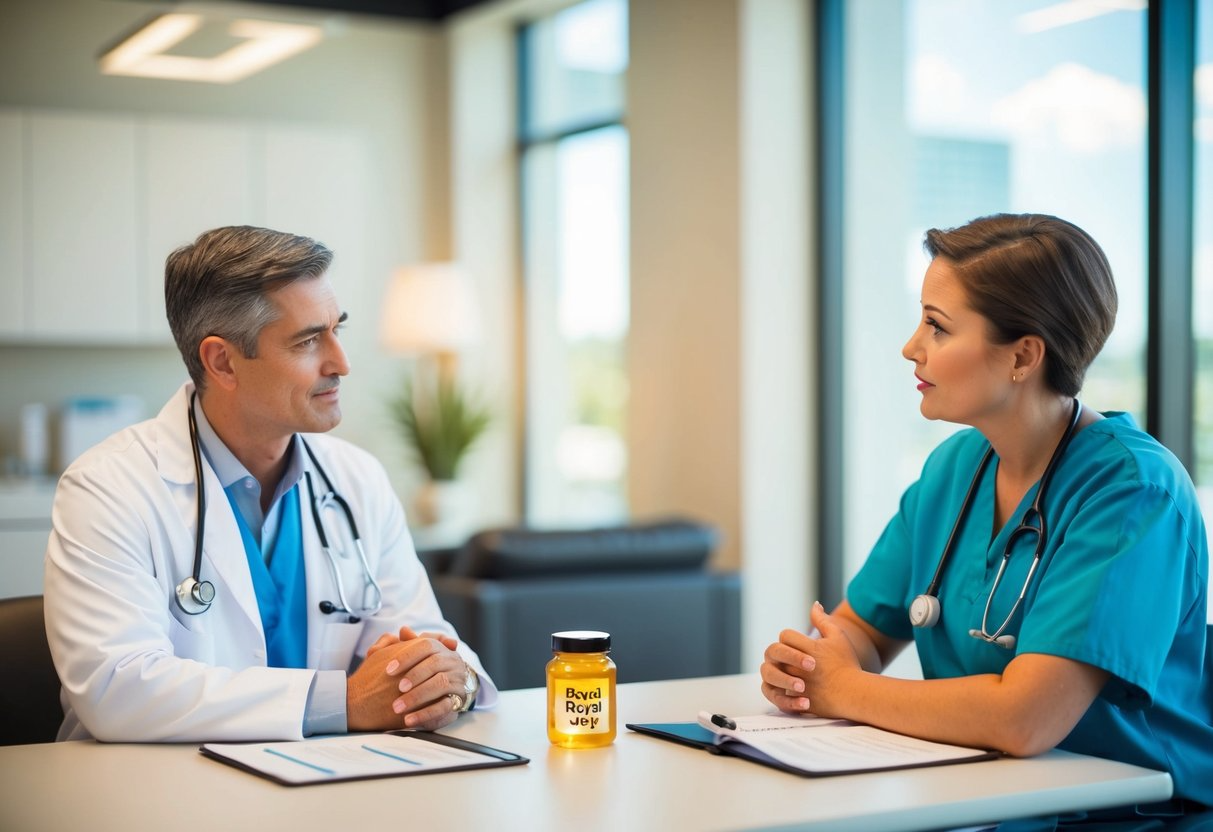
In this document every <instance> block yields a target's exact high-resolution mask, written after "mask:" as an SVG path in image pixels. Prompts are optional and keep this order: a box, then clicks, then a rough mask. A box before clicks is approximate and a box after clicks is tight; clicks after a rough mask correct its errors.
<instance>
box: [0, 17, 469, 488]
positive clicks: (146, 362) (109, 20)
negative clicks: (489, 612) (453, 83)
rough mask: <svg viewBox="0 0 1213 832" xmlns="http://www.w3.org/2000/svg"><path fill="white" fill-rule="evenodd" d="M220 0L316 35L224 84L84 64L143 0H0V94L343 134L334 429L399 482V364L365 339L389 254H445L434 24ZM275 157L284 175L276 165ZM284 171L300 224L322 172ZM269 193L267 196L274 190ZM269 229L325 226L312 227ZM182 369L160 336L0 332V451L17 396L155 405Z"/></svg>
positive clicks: (445, 195)
mask: <svg viewBox="0 0 1213 832" xmlns="http://www.w3.org/2000/svg"><path fill="white" fill-rule="evenodd" d="M216 8H219V7H216ZM222 8H223V9H225V10H226V9H229V8H230V9H231V10H233V12H239V11H240V10H241V9H243V10H244V11H245V12H246V13H249V12H253V13H256V14H257V15H258V16H262V17H276V18H281V19H290V20H306V21H319V22H321V23H323V24H324V25H325V26H326V28H327V31H328V36H327V37H326V39H325V40H324V41H323V42H322V43H321V44H320V45H319V46H317V47H315V48H313V49H311V50H309V51H307V52H305V53H302V54H300V55H298V56H296V57H294V58H291V59H290V60H288V61H287V62H285V63H283V64H280V65H278V66H275V67H272V68H270V69H268V70H266V71H264V72H262V73H260V74H258V75H254V76H252V77H250V78H249V79H247V80H245V81H243V82H240V83H237V84H232V85H211V84H200V83H186V82H173V81H160V80H150V79H137V78H121V77H109V76H103V75H101V74H100V73H99V72H98V71H97V69H96V56H97V54H98V53H99V52H100V51H101V50H102V49H103V47H105V46H106V45H107V44H109V43H110V42H112V41H114V40H116V39H117V38H118V37H120V36H121V35H123V34H125V33H126V32H128V31H129V30H131V29H133V28H134V27H135V26H137V25H138V23H139V22H141V21H143V20H144V19H146V18H147V17H149V16H150V15H151V14H152V13H153V12H154V11H155V9H154V8H153V7H151V6H149V5H148V4H147V3H143V2H115V1H114V0H56V2H55V3H44V2H41V0H5V2H4V10H3V22H2V24H0V78H3V79H4V82H3V84H0V106H7V107H21V108H37V109H39V110H47V109H51V110H66V111H74V112H80V111H89V112H94V113H105V114H114V115H123V116H125V115H135V116H139V117H142V116H144V115H146V116H152V117H169V118H178V117H187V118H197V119H199V120H212V119H225V120H230V121H234V122H239V123H255V124H260V125H265V126H267V127H268V128H269V129H271V130H272V129H273V127H274V125H296V126H303V127H308V128H310V127H315V128H317V129H321V130H333V131H340V132H341V133H342V134H343V135H348V136H351V137H353V140H354V142H355V143H356V144H357V145H358V146H359V147H360V148H361V150H360V151H359V155H360V160H359V161H361V162H362V163H363V165H364V166H365V169H366V170H367V171H368V172H369V176H368V177H367V181H366V182H365V185H364V186H363V187H361V188H359V189H358V190H356V191H354V192H353V193H351V194H350V196H349V197H348V200H349V204H348V205H342V206H338V207H337V210H339V211H342V212H345V213H347V214H350V215H353V216H361V217H363V218H365V219H364V220H363V221H362V222H360V223H359V224H358V225H359V226H360V227H359V228H358V229H357V230H356V232H357V233H356V234H355V235H353V236H352V237H351V236H350V235H344V236H346V237H347V240H348V241H346V242H344V245H343V246H341V245H335V247H336V249H337V250H336V257H337V260H336V261H335V266H334V272H335V274H337V273H338V267H339V266H342V265H344V267H345V270H344V272H341V273H340V274H341V285H339V286H338V287H337V288H338V292H339V297H340V299H341V301H342V303H343V305H344V306H346V308H347V309H348V311H349V312H350V314H351V324H350V326H349V328H348V329H347V330H346V344H347V347H348V349H349V352H350V358H351V362H352V364H353V373H352V375H351V377H350V378H349V379H348V383H347V386H346V387H345V388H344V389H345V391H346V394H345V396H344V399H343V402H344V410H345V420H344V422H343V424H342V426H341V427H340V428H339V429H338V432H339V433H342V434H344V435H346V436H349V437H351V438H353V439H355V441H357V442H358V443H359V444H361V445H363V446H364V447H367V448H368V449H369V450H371V451H372V452H373V453H376V454H377V455H378V456H379V457H380V458H381V459H382V460H383V461H384V463H385V465H386V466H387V467H388V469H389V471H390V472H391V473H392V474H393V477H394V479H395V481H396V484H397V487H398V490H400V491H401V493H402V495H406V496H407V494H408V493H409V492H411V490H412V486H413V483H414V482H415V480H416V479H417V477H416V475H415V474H414V473H413V471H412V468H411V465H410V464H409V462H408V457H407V454H406V451H405V449H404V446H403V444H402V442H401V441H400V439H399V438H398V434H397V431H396V429H395V428H394V426H393V425H392V424H391V423H390V420H389V419H388V418H387V415H386V410H385V404H384V402H385V400H386V398H387V397H388V396H389V395H390V394H391V393H392V392H393V390H394V386H395V385H396V384H397V383H398V381H399V379H400V378H401V376H402V374H403V372H404V369H405V366H406V364H405V361H404V359H401V358H398V357H394V356H389V355H387V354H385V353H384V352H383V351H382V350H381V349H380V348H379V346H378V343H377V330H378V323H379V322H378V319H377V317H376V315H377V311H378V304H379V298H380V296H381V294H382V290H383V287H384V286H385V285H386V281H387V278H388V276H389V274H390V273H391V270H392V269H393V268H394V267H395V266H397V265H401V264H404V263H408V262H413V261H417V260H423V259H434V258H441V257H446V256H448V255H449V245H450V236H449V220H448V218H449V209H450V203H449V181H448V179H447V160H448V154H447V150H446V148H447V143H448V142H447V110H446V100H447V90H446V55H445V36H444V34H443V32H442V30H441V29H439V28H437V27H434V26H430V25H423V24H410V23H403V22H393V21H390V20H386V19H383V18H368V17H357V16H353V17H350V16H346V17H338V16H333V15H317V14H311V13H306V12H289V11H285V10H282V9H277V8H273V7H247V6H245V7H242V6H240V5H236V4H231V5H228V4H225V5H224V6H223V7H222ZM282 150H283V151H285V152H280V153H276V154H274V155H273V158H271V159H269V160H267V162H268V163H269V164H275V165H277V166H278V172H279V173H280V174H281V173H283V172H284V171H283V166H285V165H290V164H292V161H291V160H292V157H293V156H300V155H303V151H304V149H303V148H294V147H287V148H282ZM285 173H286V175H287V176H288V177H289V176H290V175H291V171H290V169H289V168H287V169H286V171H285ZM294 175H295V176H296V180H295V182H294V184H293V186H292V187H291V189H290V190H291V193H290V194H289V199H290V200H291V201H293V203H294V208H293V209H291V210H290V212H289V215H290V216H291V217H293V218H294V219H293V222H296V223H298V224H300V225H302V226H309V225H310V222H309V218H310V217H313V216H315V215H317V214H318V213H320V212H318V211H317V210H316V208H317V207H318V206H315V205H309V204H308V203H309V195H310V194H312V193H315V192H323V191H326V190H331V188H326V187H317V186H315V185H313V184H312V183H310V182H309V176H317V177H323V176H326V175H331V172H329V174H326V173H325V171H324V170H323V169H322V166H318V165H312V164H309V165H301V166H299V169H298V170H297V171H294ZM322 184H323V183H322ZM274 196H276V197H277V198H278V200H279V202H280V203H281V202H282V201H283V200H286V199H287V198H288V195H287V194H284V193H279V194H276V195H274ZM330 209H331V206H330ZM279 215H281V212H279ZM203 230H205V229H203V228H198V229H196V230H195V231H194V232H193V233H195V234H196V233H198V232H201V231H203ZM283 230H287V231H293V232H298V233H305V234H314V235H315V236H317V237H319V238H320V239H322V240H323V239H325V234H324V229H323V228H312V227H292V228H284V229H283ZM187 241H188V240H182V241H181V242H187ZM63 244H64V245H71V244H72V240H71V239H65V240H64V241H63ZM343 247H344V250H343ZM167 254H168V251H164V252H162V253H161V258H162V257H163V255H167ZM184 377H185V373H184V369H183V367H182V364H181V360H180V357H179V356H178V355H177V353H176V351H175V350H174V349H172V348H167V347H166V348H155V349H147V348H139V349H135V348H119V347H114V348H102V349H95V348H87V349H86V348H79V347H60V346H38V347H30V346H22V345H13V344H8V345H4V346H0V384H2V385H3V389H4V391H5V392H4V396H3V397H0V460H2V459H3V458H4V457H8V456H11V455H15V454H16V452H17V441H18V440H17V436H18V433H17V418H18V412H19V409H20V407H21V405H23V404H25V403H26V402H31V401H40V402H44V403H46V404H48V405H49V406H51V407H52V408H57V407H58V406H59V405H60V404H61V403H62V401H63V400H64V399H66V398H67V397H69V396H74V395H104V394H113V393H131V394H135V395H138V396H139V397H141V398H142V399H143V400H144V401H145V403H146V405H147V408H148V410H149V411H150V412H155V410H157V409H158V408H159V406H160V405H161V403H162V402H163V400H164V399H166V398H167V397H168V395H169V394H170V393H171V392H172V391H173V390H174V389H176V387H177V385H178V384H180V382H181V381H182V380H183V379H184Z"/></svg>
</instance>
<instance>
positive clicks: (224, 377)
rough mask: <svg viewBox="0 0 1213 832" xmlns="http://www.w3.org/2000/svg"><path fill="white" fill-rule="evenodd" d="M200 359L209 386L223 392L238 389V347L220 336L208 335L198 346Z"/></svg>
mask: <svg viewBox="0 0 1213 832" xmlns="http://www.w3.org/2000/svg"><path fill="white" fill-rule="evenodd" d="M198 357H199V358H200V359H202V369H203V370H204V371H205V372H206V379H207V385H208V386H210V385H212V384H214V385H216V386H218V387H219V388H221V389H223V390H234V389H236V367H235V362H234V359H237V358H239V357H240V354H239V351H238V350H237V349H236V345H235V344H233V343H232V342H230V341H228V340H227V339H225V338H221V337H219V336H218V335H208V336H206V337H205V338H203V339H202V343H201V344H199V345H198Z"/></svg>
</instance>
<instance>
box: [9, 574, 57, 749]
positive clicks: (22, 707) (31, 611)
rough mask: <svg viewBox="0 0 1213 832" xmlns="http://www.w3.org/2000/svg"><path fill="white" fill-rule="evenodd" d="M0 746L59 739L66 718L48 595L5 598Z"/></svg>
mask: <svg viewBox="0 0 1213 832" xmlns="http://www.w3.org/2000/svg"><path fill="white" fill-rule="evenodd" d="M0 667H3V668H4V677H5V678H4V681H3V682H0V745H25V744H27V743H35V742H54V741H55V735H56V734H57V733H58V732H59V724H60V723H61V722H63V709H62V708H61V707H60V706H59V677H58V676H57V675H56V674H55V665H54V663H53V662H52V661H51V650H50V647H49V646H47V643H46V624H45V622H44V621H43V618H42V596H41V595H34V596H32V597H28V598H4V599H0Z"/></svg>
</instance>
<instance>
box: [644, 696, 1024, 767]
mask: <svg viewBox="0 0 1213 832" xmlns="http://www.w3.org/2000/svg"><path fill="white" fill-rule="evenodd" d="M772 719H774V720H783V719H786V720H787V721H788V722H791V721H792V720H794V719H795V718H794V717H783V716H781V715H766V714H764V715H759V716H754V717H741V718H738V720H736V721H734V720H731V719H729V718H728V717H724V716H722V715H719V714H715V715H712V714H707V713H706V712H705V713H703V714H700V719H699V721H697V722H655V723H627V724H626V726H625V727H627V728H629V729H630V730H632V731H636V732H637V733H640V734H647V735H649V736H652V737H657V738H658V739H662V740H666V741H669V742H675V743H678V744H680V745H686V746H689V747H691V748H699V749H702V750H704V751H707V752H709V753H711V754H719V755H721V756H726V757H738V758H740V759H743V760H749V761H750V762H753V763H758V764H759V765H763V766H767V767H769V768H774V769H778V770H779V771H785V772H788V773H789V774H795V775H798V776H800V777H832V776H839V775H844V774H866V773H869V772H875V771H894V770H897V769H908V768H927V767H931V766H942V765H956V764H959V763H971V762H978V761H981V760H994V759H997V758H999V757H1001V756H1002V755H1001V754H999V753H998V752H996V751H989V750H986V749H978V748H962V747H959V746H947V745H943V744H939V743H930V742H927V741H925V740H916V739H914V738H911V737H903V736H902V735H899V734H893V733H891V732H888V731H882V730H880V729H876V728H871V727H870V726H863V725H859V724H857V723H847V722H845V721H842V720H819V719H818V718H812V719H813V721H815V722H817V723H818V724H820V725H825V726H827V727H829V728H831V729H833V730H832V733H833V734H835V735H836V736H834V737H831V738H830V742H831V743H833V744H835V745H837V746H838V747H839V748H840V749H841V748H842V747H843V745H845V744H846V742H847V740H846V739H840V738H845V737H846V736H847V734H846V731H847V730H849V729H851V728H853V729H859V730H860V731H862V732H863V733H856V734H854V735H853V736H854V737H856V738H859V739H860V741H861V742H864V743H868V742H872V740H873V739H875V741H876V743H877V744H879V743H880V742H882V741H891V742H893V743H908V744H913V745H917V746H919V753H920V754H921V755H922V756H919V757H917V758H915V757H914V756H913V755H911V756H909V757H905V756H902V755H901V754H899V753H897V752H893V753H890V754H889V755H888V756H887V757H886V758H883V759H882V758H881V757H880V756H873V757H872V758H871V759H870V760H869V761H868V762H867V763H866V764H863V763H861V764H856V763H855V761H854V760H853V759H852V760H850V761H847V762H845V763H843V762H840V763H837V764H832V763H830V762H825V763H819V764H817V765H804V764H798V763H796V762H792V761H791V760H790V759H789V758H788V757H786V756H783V757H782V758H781V756H782V755H780V756H773V755H772V754H771V753H768V752H767V750H764V748H760V747H756V746H759V745H765V743H764V742H763V741H762V740H759V739H757V738H755V739H751V740H749V741H747V737H746V731H747V730H749V731H755V732H759V733H760V734H761V733H766V732H770V731H776V732H782V731H784V730H793V731H796V732H797V733H799V731H801V730H803V731H806V732H813V731H815V730H818V729H816V728H814V727H810V726H807V725H806V726H805V727H803V728H796V727H795V726H792V725H789V726H788V728H786V729H785V728H784V727H782V726H777V727H770V725H769V723H770V721H771V720H772ZM747 721H748V722H750V724H752V725H759V726H761V727H751V728H748V729H747V728H746V727H745V723H746V722H747ZM840 729H842V730H841V732H840ZM803 736H804V737H812V736H813V735H812V733H806V734H804V735H803ZM823 736H824V735H823ZM751 742H753V743H754V744H751ZM840 743H841V744H840ZM932 747H933V748H932ZM934 749H938V753H933V751H934ZM907 760H909V761H907Z"/></svg>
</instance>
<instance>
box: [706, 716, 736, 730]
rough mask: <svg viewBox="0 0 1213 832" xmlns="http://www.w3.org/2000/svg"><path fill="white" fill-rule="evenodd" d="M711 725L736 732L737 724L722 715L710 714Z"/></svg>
mask: <svg viewBox="0 0 1213 832" xmlns="http://www.w3.org/2000/svg"><path fill="white" fill-rule="evenodd" d="M712 724H713V725H717V726H719V727H721V728H728V729H729V730H730V731H736V730H737V723H736V722H734V721H733V720H731V719H729V718H728V717H727V716H725V715H724V714H712Z"/></svg>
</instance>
